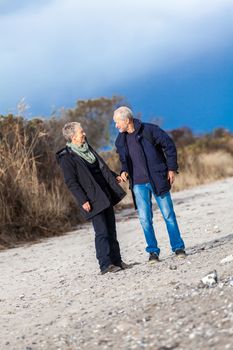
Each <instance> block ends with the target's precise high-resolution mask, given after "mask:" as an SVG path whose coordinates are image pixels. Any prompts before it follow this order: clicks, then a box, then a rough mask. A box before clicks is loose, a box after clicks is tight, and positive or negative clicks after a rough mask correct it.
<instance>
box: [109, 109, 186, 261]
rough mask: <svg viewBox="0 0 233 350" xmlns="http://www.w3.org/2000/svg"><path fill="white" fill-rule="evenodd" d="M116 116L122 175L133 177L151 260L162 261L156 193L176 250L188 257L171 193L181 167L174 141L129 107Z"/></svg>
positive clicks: (172, 244) (135, 197) (176, 253)
mask: <svg viewBox="0 0 233 350" xmlns="http://www.w3.org/2000/svg"><path fill="white" fill-rule="evenodd" d="M113 119H114V122H115V124H116V128H118V130H119V135H118V137H117V139H116V149H117V152H118V153H119V156H120V161H121V164H122V170H121V178H122V180H123V181H126V180H127V179H129V182H130V189H131V190H132V194H133V200H134V204H135V208H137V209H138V214H139V220H140V223H141V226H142V229H143V231H144V235H145V239H146V242H147V247H146V251H147V252H148V253H149V262H152V263H153V262H156V261H158V260H159V253H160V249H159V247H158V243H157V240H156V237H155V232H154V228H153V212H152V200H151V198H152V194H153V196H154V198H155V200H156V202H157V204H158V207H159V209H160V211H161V213H162V215H163V218H164V220H165V223H166V226H167V231H168V235H169V239H170V245H171V249H172V251H173V252H174V253H175V255H176V256H178V257H185V246H184V242H183V240H182V238H181V235H180V231H179V227H178V224H177V220H176V215H175V212H174V209H173V203H172V199H171V195H170V189H171V185H172V184H173V182H174V179H175V175H176V172H177V169H178V165H177V153H176V147H175V145H174V142H173V141H172V139H171V138H170V137H169V136H168V135H167V134H166V133H165V132H164V131H163V130H162V129H160V128H159V127H158V126H157V125H154V124H150V123H142V122H141V121H140V120H138V119H135V118H134V117H133V113H132V111H131V110H130V109H129V108H128V107H124V106H122V107H120V108H118V109H117V110H115V112H114V116H113Z"/></svg>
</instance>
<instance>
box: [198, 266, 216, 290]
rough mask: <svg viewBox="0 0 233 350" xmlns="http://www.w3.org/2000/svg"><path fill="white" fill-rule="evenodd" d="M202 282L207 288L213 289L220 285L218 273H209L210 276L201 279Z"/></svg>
mask: <svg viewBox="0 0 233 350" xmlns="http://www.w3.org/2000/svg"><path fill="white" fill-rule="evenodd" d="M201 282H202V283H203V284H204V285H205V286H207V287H213V286H215V285H216V284H217V283H218V276H217V271H216V270H214V271H212V272H209V273H208V275H206V276H205V277H203V278H202V279H201Z"/></svg>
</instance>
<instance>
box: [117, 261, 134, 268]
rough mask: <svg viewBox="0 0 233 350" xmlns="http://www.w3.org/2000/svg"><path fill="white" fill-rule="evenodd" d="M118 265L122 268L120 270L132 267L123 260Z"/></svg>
mask: <svg viewBox="0 0 233 350" xmlns="http://www.w3.org/2000/svg"><path fill="white" fill-rule="evenodd" d="M120 267H121V268H122V270H126V269H131V268H132V267H133V265H132V264H126V263H125V262H124V261H122V262H121V265H120Z"/></svg>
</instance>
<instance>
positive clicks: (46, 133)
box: [0, 116, 233, 249]
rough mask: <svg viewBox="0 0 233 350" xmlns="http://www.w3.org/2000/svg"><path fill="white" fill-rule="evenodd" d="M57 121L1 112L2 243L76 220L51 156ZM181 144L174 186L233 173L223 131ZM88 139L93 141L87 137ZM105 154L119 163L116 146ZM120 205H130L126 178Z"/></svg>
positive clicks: (231, 140) (232, 154)
mask: <svg viewBox="0 0 233 350" xmlns="http://www.w3.org/2000/svg"><path fill="white" fill-rule="evenodd" d="M60 129H61V121H58V122H57V121H56V120H55V119H52V120H51V121H46V122H43V121H42V120H32V121H30V122H26V121H24V120H23V119H22V118H15V117H14V116H9V117H7V118H3V117H0V154H1V157H0V249H1V247H9V246H15V245H16V244H17V243H19V242H23V241H29V240H34V239H38V238H39V237H45V236H51V235H57V234H59V233H62V232H66V231H68V230H70V229H71V228H72V227H74V225H76V224H77V223H78V222H80V221H81V220H82V219H81V218H80V214H79V212H78V208H77V206H76V203H75V201H74V199H73V198H72V196H71V194H70V193H69V191H68V190H67V189H66V187H65V185H64V181H63V178H62V176H61V172H60V170H59V167H58V166H57V165H56V162H55V150H57V149H58V148H60V145H61V144H64V141H63V140H61V139H60V138H59V136H58V135H59V132H60ZM185 142H186V144H185V145H182V144H180V145H179V163H180V174H179V176H177V179H176V182H175V185H174V190H176V191H179V190H182V189H184V188H188V187H191V186H195V185H199V184H202V183H206V182H209V181H214V180H217V179H221V178H224V177H228V176H233V137H232V134H226V133H223V132H221V133H220V135H218V136H216V134H215V135H212V136H211V135H207V136H205V137H203V138H198V139H195V138H193V139H192V140H191V141H190V142H188V143H187V137H186V138H185ZM90 143H91V144H94V140H93V142H92V141H90ZM103 157H104V158H105V160H106V161H107V163H108V164H109V166H110V168H111V169H112V170H115V171H116V172H118V171H119V170H120V164H119V159H118V155H117V154H116V153H115V152H106V153H104V154H103ZM124 189H125V190H126V191H127V197H126V198H125V199H124V201H123V202H122V203H121V205H124V204H126V205H128V204H131V205H132V197H131V193H130V191H129V190H128V184H124Z"/></svg>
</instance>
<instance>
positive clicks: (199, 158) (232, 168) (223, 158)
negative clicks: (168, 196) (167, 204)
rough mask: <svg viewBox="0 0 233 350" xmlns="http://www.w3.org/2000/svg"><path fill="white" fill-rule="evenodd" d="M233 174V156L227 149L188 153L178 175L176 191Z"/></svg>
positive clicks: (175, 185)
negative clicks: (194, 153) (195, 153)
mask: <svg viewBox="0 0 233 350" xmlns="http://www.w3.org/2000/svg"><path fill="white" fill-rule="evenodd" d="M228 176H233V156H232V155H231V154H229V153H227V152H225V151H222V150H220V151H216V152H212V153H203V154H197V155H193V154H186V163H185V164H183V169H182V168H181V171H180V174H179V175H178V176H177V177H176V181H175V184H174V187H173V189H174V191H180V190H183V189H185V188H188V187H192V186H196V185H200V184H203V183H206V182H210V181H214V180H218V179H221V178H224V177H228Z"/></svg>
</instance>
